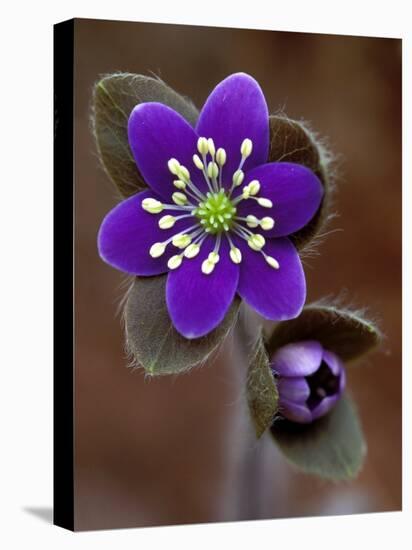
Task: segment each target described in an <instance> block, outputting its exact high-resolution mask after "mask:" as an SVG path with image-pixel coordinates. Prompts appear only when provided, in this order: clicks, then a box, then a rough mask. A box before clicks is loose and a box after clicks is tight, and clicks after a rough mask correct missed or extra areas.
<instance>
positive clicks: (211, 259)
mask: <svg viewBox="0 0 412 550" xmlns="http://www.w3.org/2000/svg"><path fill="white" fill-rule="evenodd" d="M207 259H208V260H209V262H212V264H217V263H218V261H219V260H220V256H219V254H218V253H217V252H214V251H213V252H211V253H210V254H209V256H208V257H207Z"/></svg>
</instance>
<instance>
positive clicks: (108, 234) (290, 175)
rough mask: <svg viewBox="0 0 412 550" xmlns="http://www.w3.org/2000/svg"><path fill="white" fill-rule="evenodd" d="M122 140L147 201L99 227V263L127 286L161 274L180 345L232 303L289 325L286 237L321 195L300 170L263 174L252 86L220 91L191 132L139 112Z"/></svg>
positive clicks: (296, 301)
mask: <svg viewBox="0 0 412 550" xmlns="http://www.w3.org/2000/svg"><path fill="white" fill-rule="evenodd" d="M128 135H129V144H130V148H131V150H132V152H133V155H134V158H135V160H136V163H137V165H138V168H139V170H140V172H141V174H142V176H143V177H144V179H145V181H146V183H147V184H148V186H149V187H150V189H149V190H147V191H143V192H141V193H138V194H136V195H134V196H132V197H131V198H129V199H127V200H125V201H123V202H121V203H120V204H119V205H118V206H117V207H116V208H114V209H113V210H112V211H111V212H109V214H108V215H107V216H106V218H105V219H104V221H103V223H102V226H101V228H100V232H99V237H98V247H99V252H100V255H101V257H102V258H103V260H105V261H106V262H107V263H109V264H110V265H112V266H114V267H115V268H117V269H119V270H121V271H124V272H126V273H129V274H132V275H138V276H150V275H159V274H162V273H166V272H168V279H167V285H166V301H167V307H168V310H169V314H170V317H171V319H172V322H173V324H174V326H175V327H176V329H177V330H178V331H179V332H180V333H181V334H182V335H183V336H185V337H187V338H197V337H200V336H203V335H205V334H207V333H208V332H210V331H211V330H212V329H213V328H215V327H216V326H217V325H218V324H219V323H220V322H221V321H222V320H223V318H224V316H225V314H226V312H227V310H228V308H229V306H230V304H231V302H232V301H233V299H234V297H235V294H236V293H237V294H238V295H239V296H240V297H241V298H242V299H243V300H245V301H246V302H247V303H248V304H250V306H252V307H253V308H254V309H255V310H256V311H257V312H258V313H260V314H261V315H262V316H263V317H265V318H267V319H272V320H285V319H291V318H294V317H296V316H297V315H299V313H300V311H301V309H302V307H303V304H304V302H305V296H306V284H305V277H304V273H303V269H302V265H301V262H300V259H299V256H298V254H297V252H296V250H295V247H294V246H293V244H292V242H291V241H290V240H289V239H288V238H287V235H290V234H291V233H294V232H296V231H298V230H299V229H301V228H302V227H304V226H305V225H306V224H307V223H308V222H309V221H310V220H311V219H312V217H313V216H314V214H315V213H316V211H317V210H318V208H319V206H320V203H321V200H322V195H323V188H322V185H321V183H320V181H319V179H318V178H317V177H316V176H315V175H314V174H313V172H311V171H310V170H309V169H308V168H306V167H304V166H301V165H299V164H292V163H287V162H272V163H267V160H268V155H269V115H268V108H267V105H266V101H265V98H264V96H263V93H262V90H261V89H260V87H259V85H258V83H257V82H256V81H255V80H254V79H253V78H251V77H250V76H248V75H246V74H243V73H239V74H234V75H231V76H229V77H228V78H226V79H225V80H223V81H222V82H221V83H220V84H218V86H216V88H215V89H214V90H213V92H212V93H211V95H210V96H209V98H208V99H207V101H206V103H205V105H204V107H203V109H202V111H201V113H200V116H199V119H198V121H197V124H196V127H195V128H192V126H190V125H189V123H188V122H187V121H186V120H185V119H184V118H182V116H180V115H179V114H178V113H176V112H175V111H174V110H172V109H170V108H169V107H167V106H165V105H163V104H161V103H143V104H140V105H138V106H137V107H135V108H134V110H133V111H132V113H131V115H130V118H129V125H128Z"/></svg>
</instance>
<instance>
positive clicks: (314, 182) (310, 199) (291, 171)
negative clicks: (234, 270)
mask: <svg viewBox="0 0 412 550" xmlns="http://www.w3.org/2000/svg"><path fill="white" fill-rule="evenodd" d="M255 179H257V180H259V182H260V185H261V187H260V192H259V197H265V198H267V199H270V200H271V201H272V203H273V207H272V208H271V209H268V208H263V207H262V206H259V204H258V203H257V202H256V200H254V199H247V200H243V201H241V202H240V203H239V206H238V209H237V210H238V215H239V216H242V217H246V216H247V215H248V214H253V215H254V216H256V217H257V218H259V219H261V218H263V217H264V216H270V217H272V218H273V219H274V220H275V225H274V227H273V229H271V230H269V231H265V232H264V235H265V236H268V237H283V236H285V235H290V234H291V233H294V232H295V231H298V230H299V229H301V228H302V227H304V226H305V225H306V224H307V223H308V222H309V221H310V220H311V219H312V218H313V216H314V215H315V214H316V212H317V210H318V208H319V206H320V203H321V200H322V197H323V187H322V184H321V182H320V180H319V178H317V177H316V176H315V174H314V173H313V172H312V171H311V170H309V169H308V168H306V167H305V166H301V165H300V164H292V163H290V162H273V163H270V164H264V165H263V166H258V167H257V168H255V169H254V170H251V171H250V172H248V173H247V174H246V176H245V180H244V181H245V184H246V183H248V182H250V181H252V180H255Z"/></svg>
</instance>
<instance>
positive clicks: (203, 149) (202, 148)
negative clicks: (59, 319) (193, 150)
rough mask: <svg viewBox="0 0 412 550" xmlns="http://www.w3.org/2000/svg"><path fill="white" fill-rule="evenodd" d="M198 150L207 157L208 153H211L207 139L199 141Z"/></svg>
mask: <svg viewBox="0 0 412 550" xmlns="http://www.w3.org/2000/svg"><path fill="white" fill-rule="evenodd" d="M197 150H198V151H199V153H200V154H201V155H202V156H203V155H207V153H208V152H209V146H208V143H207V139H206V138H205V137H200V138H199V139H198V140H197Z"/></svg>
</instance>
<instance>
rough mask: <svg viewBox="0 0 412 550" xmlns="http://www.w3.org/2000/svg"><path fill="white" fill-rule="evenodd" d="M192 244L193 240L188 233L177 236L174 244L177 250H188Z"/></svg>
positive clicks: (174, 238) (173, 241)
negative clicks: (187, 247)
mask: <svg viewBox="0 0 412 550" xmlns="http://www.w3.org/2000/svg"><path fill="white" fill-rule="evenodd" d="M191 242H192V238H191V236H190V235H188V234H187V233H183V234H179V235H175V236H174V237H173V240H172V243H173V245H174V246H176V248H186V246H188V245H189V244H190V243H191Z"/></svg>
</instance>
